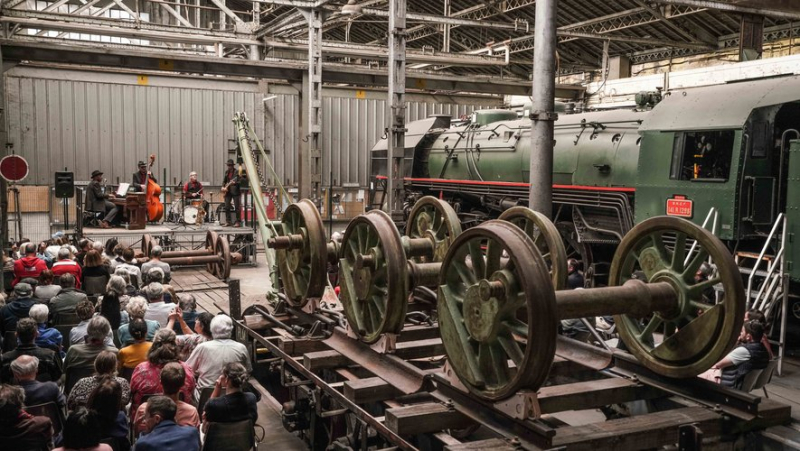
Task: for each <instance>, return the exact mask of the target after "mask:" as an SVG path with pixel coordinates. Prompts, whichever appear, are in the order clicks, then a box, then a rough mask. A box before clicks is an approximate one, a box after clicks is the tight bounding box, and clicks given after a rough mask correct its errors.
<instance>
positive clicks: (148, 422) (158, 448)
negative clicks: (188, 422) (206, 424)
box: [136, 396, 200, 451]
mask: <svg viewBox="0 0 800 451" xmlns="http://www.w3.org/2000/svg"><path fill="white" fill-rule="evenodd" d="M177 411H178V406H177V405H176V404H175V401H173V400H171V399H169V398H168V397H166V396H154V397H152V398H150V400H149V401H148V402H147V409H146V410H145V413H144V417H143V419H144V430H145V431H147V434H145V435H142V436H141V438H139V440H138V441H137V442H136V451H199V450H200V433H199V431H198V430H197V428H195V427H190V426H178V424H176V423H175V415H176V414H177Z"/></svg>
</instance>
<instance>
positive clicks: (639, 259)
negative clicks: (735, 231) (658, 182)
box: [609, 217, 746, 377]
mask: <svg viewBox="0 0 800 451" xmlns="http://www.w3.org/2000/svg"><path fill="white" fill-rule="evenodd" d="M693 241H695V242H696V243H697V246H696V248H695V249H694V251H693V252H692V253H691V254H689V253H688V251H689V249H690V246H691V244H692V242H693ZM709 257H711V259H712V260H713V262H714V264H715V265H716V268H717V269H716V272H715V273H714V274H712V276H711V278H710V279H709V280H705V281H696V280H695V273H696V272H697V270H698V268H700V266H701V265H702V264H703V262H705V261H706V260H708V258H709ZM634 273H637V274H638V276H639V277H642V278H643V279H644V281H646V282H648V283H649V282H667V283H669V284H670V285H672V287H673V288H674V289H675V291H676V293H677V294H678V307H677V308H675V309H674V310H673V311H670V312H656V313H653V314H652V315H649V316H648V317H646V318H633V317H630V316H628V315H617V316H616V317H615V322H616V324H617V330H618V331H619V334H620V337H621V338H622V340H623V341H624V342H625V344H626V345H627V346H628V349H630V351H631V353H633V354H634V355H635V356H636V357H637V358H638V359H639V361H641V362H642V363H644V365H645V366H647V367H648V368H650V369H652V370H653V371H656V372H658V373H659V374H664V375H667V376H671V377H694V376H697V375H698V374H700V373H702V372H703V371H705V370H707V369H708V368H710V367H711V366H712V365H714V364H715V363H716V362H718V361H719V360H720V359H722V358H723V357H724V356H725V355H727V353H728V352H729V351H730V350H731V349H732V348H733V346H734V344H735V343H736V339H737V337H738V335H739V332H740V330H741V328H742V323H743V321H744V312H745V303H746V300H745V297H744V288H743V286H742V279H741V274H740V273H739V270H738V268H737V266H736V262H735V261H734V259H733V256H732V255H731V253H730V251H728V249H727V248H726V247H725V245H724V244H723V243H722V242H721V241H720V240H719V239H718V238H717V237H715V236H714V235H713V234H712V233H711V232H709V231H707V230H705V229H703V228H701V227H699V226H697V225H695V224H693V223H692V222H689V221H687V220H685V219H680V218H672V217H657V218H651V219H648V220H647V221H644V222H642V223H640V224H639V225H637V226H636V227H634V228H633V229H631V231H630V232H628V234H627V235H625V237H624V239H623V240H622V242H621V243H620V245H619V247H618V248H617V252H616V253H615V254H614V261H613V263H612V266H611V275H610V277H609V285H622V284H623V283H625V281H626V280H628V279H630V278H631V277H632V276H633V275H634ZM718 284H722V286H723V287H724V296H723V297H722V299H721V300H720V301H719V302H716V303H713V302H714V301H713V300H712V301H711V302H712V303H708V301H707V300H704V296H703V294H704V292H709V290H711V293H713V290H714V287H715V286H716V285H718Z"/></svg>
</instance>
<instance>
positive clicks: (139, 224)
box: [111, 193, 147, 230]
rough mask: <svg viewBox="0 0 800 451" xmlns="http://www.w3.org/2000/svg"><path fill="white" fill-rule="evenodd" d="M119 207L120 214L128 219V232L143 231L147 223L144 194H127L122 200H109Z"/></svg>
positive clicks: (116, 198) (117, 198)
mask: <svg viewBox="0 0 800 451" xmlns="http://www.w3.org/2000/svg"><path fill="white" fill-rule="evenodd" d="M111 202H113V203H114V205H116V206H118V207H121V210H122V214H123V215H124V216H125V217H127V218H128V229H129V230H143V229H144V227H145V224H146V223H147V203H146V201H145V193H128V194H127V195H126V196H125V197H124V198H119V197H115V198H114V199H111Z"/></svg>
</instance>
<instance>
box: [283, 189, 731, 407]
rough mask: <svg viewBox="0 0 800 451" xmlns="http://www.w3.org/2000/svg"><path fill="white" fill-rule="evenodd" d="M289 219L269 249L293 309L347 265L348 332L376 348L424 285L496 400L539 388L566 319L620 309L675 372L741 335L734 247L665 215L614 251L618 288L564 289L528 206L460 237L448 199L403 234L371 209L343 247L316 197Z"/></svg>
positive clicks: (451, 339) (646, 360)
mask: <svg viewBox="0 0 800 451" xmlns="http://www.w3.org/2000/svg"><path fill="white" fill-rule="evenodd" d="M283 223H284V231H283V234H282V235H281V236H280V237H277V238H275V239H274V240H273V242H271V247H275V248H276V249H278V251H279V265H280V270H281V276H282V278H283V279H284V284H285V287H286V288H285V289H286V295H287V298H288V299H289V300H290V301H289V302H290V303H293V305H298V306H299V305H303V304H304V302H307V299H309V298H311V297H313V296H320V295H321V293H322V290H324V287H325V284H326V283H325V279H324V277H326V276H327V274H326V272H325V268H326V265H327V263H328V262H333V261H338V263H339V280H340V282H341V294H340V299H339V300H340V302H341V304H342V308H343V312H344V315H345V317H346V319H347V323H348V326H349V330H350V334H351V336H354V337H355V338H357V339H358V340H360V341H362V342H365V343H368V344H373V343H376V342H377V341H379V340H381V338H385V337H386V336H392V335H394V336H396V335H397V334H400V333H401V331H402V329H403V327H404V325H406V324H407V321H406V320H407V314H408V308H409V300H410V299H411V298H413V297H414V296H413V293H414V292H415V290H416V289H418V288H420V287H422V288H424V289H427V290H431V291H434V292H435V293H436V314H437V316H438V331H439V334H440V336H441V339H442V344H443V348H444V351H445V353H446V357H447V361H448V363H449V365H450V368H452V370H453V372H454V373H455V375H456V376H457V378H458V379H459V381H460V382H461V383H462V384H463V385H464V387H466V389H467V390H468V391H469V392H470V393H471V394H473V395H474V396H476V397H479V398H481V399H485V400H487V401H499V400H503V399H505V398H508V397H509V396H511V395H513V394H514V393H516V392H518V391H519V390H522V389H526V388H527V389H534V390H535V389H537V388H538V387H540V386H542V384H543V383H544V381H545V380H546V378H547V376H548V373H549V370H550V367H551V365H552V363H553V361H554V358H555V353H556V342H557V329H558V323H559V321H560V320H563V319H572V318H582V317H593V316H607V315H615V320H616V323H617V325H618V326H617V327H618V331H619V333H620V336H621V338H622V339H623V341H624V342H625V343H626V345H627V346H628V348H629V349H630V351H631V353H632V354H633V355H634V356H635V357H637V359H638V360H639V361H640V362H641V363H642V364H643V365H644V366H646V367H647V368H649V369H650V370H652V371H654V372H656V373H658V374H661V375H664V376H668V377H675V378H685V377H694V376H696V375H698V374H700V373H701V372H703V371H705V370H706V369H708V368H710V367H711V366H712V365H713V364H714V363H716V362H717V361H718V360H720V359H721V358H722V357H724V355H726V353H727V352H729V351H730V349H732V347H733V345H734V344H735V342H736V338H737V336H738V332H739V330H740V329H741V327H742V321H743V317H744V308H745V299H744V290H743V287H742V282H741V278H740V276H739V273H738V271H737V268H736V264H735V262H734V261H733V258H732V256H731V254H730V252H728V250H727V248H726V247H725V246H724V245H723V244H722V242H721V241H720V240H719V239H717V238H716V237H714V236H713V234H711V233H710V232H708V231H706V230H705V229H702V228H700V227H698V226H696V225H694V224H693V223H691V222H689V221H686V220H683V219H678V218H670V217H658V218H652V219H649V220H647V221H644V222H642V223H641V224H639V225H637V226H636V227H634V228H633V229H632V230H631V231H630V232H629V233H628V234H627V235H626V236H625V237H624V239H623V240H622V242H621V243H620V245H619V247H618V248H617V251H616V254H615V256H614V259H613V263H612V268H611V275H610V286H609V287H604V288H592V289H584V290H566V291H564V290H561V289H562V288H563V287H564V286H565V281H566V275H567V269H566V251H565V248H564V244H563V241H562V240H561V238H560V235H559V232H558V229H557V228H556V227H555V226H554V225H553V224H552V222H550V221H549V220H548V219H547V218H546V217H544V216H543V215H540V214H537V213H535V212H533V211H531V210H529V209H527V208H523V207H515V208H512V209H510V210H508V211H506V212H505V213H504V214H503V215H502V216H501V217H500V219H498V220H493V221H488V222H485V223H483V224H480V225H478V226H476V227H473V228H471V229H469V230H467V231H463V232H462V230H461V225H460V223H459V221H458V216H457V215H456V213H455V212H454V211H453V209H452V207H450V205H449V204H447V203H446V202H443V201H441V200H439V199H436V198H433V197H426V198H423V199H422V200H421V201H419V202H417V203H416V205H415V207H414V209H413V210H412V211H411V213H410V215H409V218H408V221H407V227H406V231H405V232H406V235H405V236H401V235H400V232H399V231H398V230H397V227H396V224H395V223H394V222H393V221H392V220H391V218H390V217H389V216H388V215H386V214H385V213H383V212H381V211H370V212H368V213H365V214H362V215H360V216H358V217H356V218H354V219H353V220H352V221H351V222H350V224H349V225H348V227H347V229H346V231H345V233H344V238H343V240H342V242H341V244H339V245H337V244H336V243H327V242H326V239H325V235H324V231H323V228H322V222H321V219H320V218H319V214H318V213H317V212H316V209H315V208H313V205H312V204H311V203H310V202H301V203H298V204H295V205H293V206H292V207H291V208H290V209H289V210H287V214H286V215H285V217H284V220H283ZM709 259H711V260H713V262H714V266H715V267H716V268H717V269H716V272H715V274H714V275H713V276H712V278H711V279H709V280H705V281H701V282H696V281H695V279H694V276H695V273H696V271H697V268H699V267H700V265H702V264H703V262H705V261H707V260H709ZM634 274H636V275H637V277H635V278H634ZM719 286H721V287H722V290H723V291H724V297H722V299H721V300H719V301H717V302H716V303H714V304H707V303H706V302H707V298H705V297H704V296H703V293H704V292H706V291H707V290H709V289H713V288H714V287H719ZM385 352H391V349H387V350H385Z"/></svg>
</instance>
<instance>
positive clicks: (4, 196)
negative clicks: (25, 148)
mask: <svg viewBox="0 0 800 451" xmlns="http://www.w3.org/2000/svg"><path fill="white" fill-rule="evenodd" d="M7 124H8V120H7V115H6V75H5V68H4V67H3V49H2V46H0V147H1V148H2V149H3V150H2V154H1V155H0V158H2V157H5V156H6V155H7V154H8V152H7V150H8V146H6V143H7V142H8V128H7ZM7 243H8V185H7V184H6V179H4V178H2V177H0V252H1V253H2V254H3V255H5V252H6V244H7ZM4 286H5V281H4V280H3V274H2V271H0V287H4Z"/></svg>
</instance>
